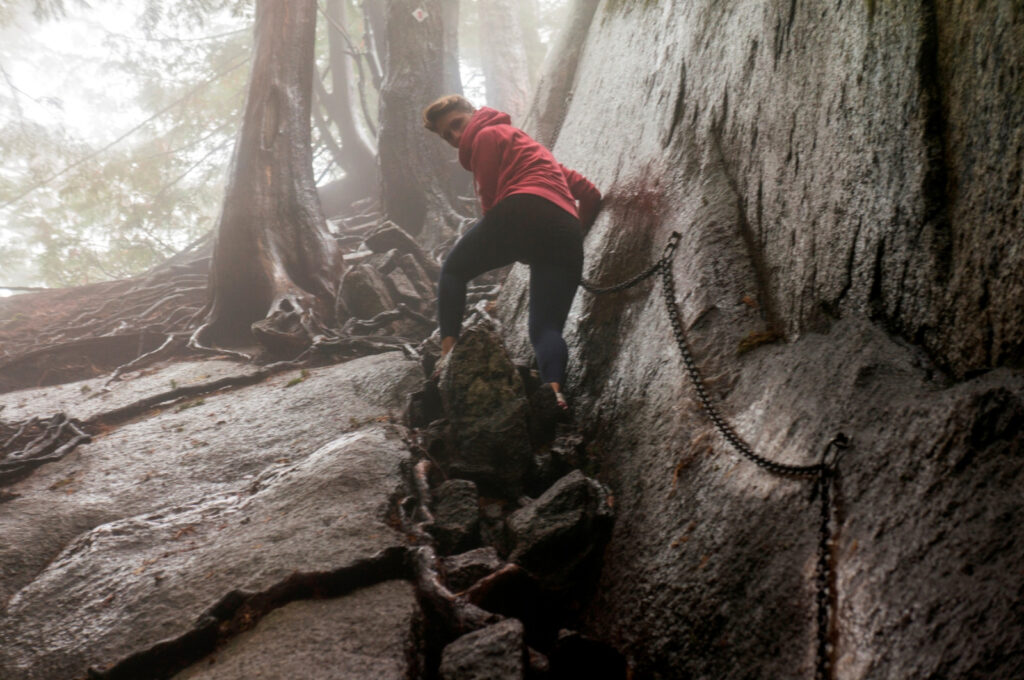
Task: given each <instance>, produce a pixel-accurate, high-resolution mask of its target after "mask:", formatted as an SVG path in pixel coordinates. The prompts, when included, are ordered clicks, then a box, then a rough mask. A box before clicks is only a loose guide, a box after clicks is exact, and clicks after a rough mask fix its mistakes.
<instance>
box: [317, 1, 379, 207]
mask: <svg viewBox="0 0 1024 680" xmlns="http://www.w3.org/2000/svg"><path fill="white" fill-rule="evenodd" d="M327 15H328V17H329V26H328V33H327V39H328V40H327V43H328V51H329V54H330V65H331V91H330V92H327V91H326V88H324V87H322V86H319V85H318V86H317V87H316V90H315V91H316V93H317V95H318V99H319V101H320V102H321V103H322V104H323V107H324V110H325V111H326V112H327V116H328V118H329V119H330V121H331V122H333V123H334V125H335V127H336V128H337V130H338V136H339V137H340V143H337V144H334V145H332V148H331V153H332V155H333V157H334V160H335V162H336V163H337V164H338V165H339V166H340V167H341V169H342V170H343V171H344V172H345V177H343V178H342V179H340V180H337V181H335V182H331V183H329V184H327V185H325V186H322V187H320V188H319V189H318V193H319V195H320V203H321V206H322V208H323V210H324V212H325V213H326V214H327V215H328V216H332V215H337V214H339V213H341V212H343V211H344V210H345V209H346V208H347V207H348V206H349V204H351V203H352V202H353V201H356V200H359V199H361V198H365V197H367V196H371V195H372V194H373V193H374V190H375V189H376V185H377V155H376V152H375V151H374V149H372V148H371V144H370V142H368V141H367V139H366V138H365V136H364V134H363V131H362V130H360V128H359V125H358V123H357V117H358V114H357V113H356V106H357V103H356V99H355V96H356V86H355V84H354V83H353V80H354V78H353V76H354V75H355V74H353V60H358V59H361V57H359V56H358V55H352V56H350V54H349V52H350V50H351V49H352V48H353V47H354V45H353V44H352V41H351V40H350V39H349V37H348V36H347V35H345V34H343V33H342V31H341V29H340V28H339V27H344V26H346V25H347V24H346V19H347V17H346V16H345V0H328V3H327ZM323 132H324V134H327V135H330V130H329V129H328V130H324V131H323Z"/></svg>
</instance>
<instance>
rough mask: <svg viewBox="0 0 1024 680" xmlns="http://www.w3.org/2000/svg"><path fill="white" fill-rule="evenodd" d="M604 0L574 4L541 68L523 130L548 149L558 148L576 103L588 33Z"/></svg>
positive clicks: (576, 0)
mask: <svg viewBox="0 0 1024 680" xmlns="http://www.w3.org/2000/svg"><path fill="white" fill-rule="evenodd" d="M599 3H600V0H574V2H573V4H572V7H571V8H570V9H569V14H568V20H567V21H566V23H565V26H564V27H562V29H561V31H559V33H558V36H557V37H556V38H555V41H554V44H552V46H551V49H550V50H549V51H548V55H547V57H546V58H545V59H544V65H543V67H542V68H541V74H540V78H538V80H537V87H536V88H535V89H534V95H533V100H532V101H531V102H530V110H529V113H528V114H527V115H526V119H525V120H524V121H523V126H522V127H523V129H524V130H526V131H527V132H528V133H529V134H530V135H531V136H532V137H533V138H534V139H536V140H537V141H539V142H540V143H541V144H544V145H545V146H547V147H548V148H551V147H553V146H554V145H555V140H557V139H558V133H559V131H560V130H561V128H562V121H563V120H564V119H565V113H566V111H567V110H568V108H569V103H570V101H571V100H572V93H573V89H574V87H575V83H576V66H577V64H579V60H580V55H581V54H582V53H583V45H584V43H585V42H586V39H587V31H589V30H590V24H591V22H592V21H593V19H594V13H595V12H596V11H597V6H598V4H599Z"/></svg>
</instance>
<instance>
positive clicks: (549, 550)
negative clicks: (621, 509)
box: [507, 470, 613, 586]
mask: <svg viewBox="0 0 1024 680" xmlns="http://www.w3.org/2000/svg"><path fill="white" fill-rule="evenodd" d="M610 496H611V492H610V491H609V490H608V489H607V488H606V487H605V486H604V485H602V484H601V483H600V482H597V481H595V480H593V479H590V478H589V477H587V476H586V475H584V474H583V473H582V472H581V471H580V470H574V471H572V472H570V473H569V474H568V475H566V476H565V477H563V478H562V479H560V480H558V481H557V482H555V483H554V484H553V485H552V486H551V488H549V489H548V490H547V491H545V492H544V494H543V495H542V496H540V498H537V499H536V500H535V501H532V502H530V503H528V504H527V505H526V506H524V507H523V508H521V509H519V510H517V511H515V512H514V513H512V514H511V515H509V517H508V520H507V525H508V530H509V534H510V543H511V545H512V552H511V554H510V555H509V560H511V561H512V562H515V563H517V564H520V565H522V566H523V567H525V568H526V569H527V570H528V571H530V572H531V573H533V574H535V575H537V576H539V577H541V578H543V579H544V580H545V581H547V582H549V583H551V584H552V585H554V586H565V585H568V584H569V583H571V582H572V580H573V578H572V577H573V575H574V572H575V571H576V570H577V569H578V568H579V567H580V566H581V565H582V564H584V563H585V562H586V561H587V559H588V558H590V557H592V556H593V551H594V550H595V549H597V548H600V547H601V546H603V545H604V542H605V540H606V539H607V536H608V533H609V532H610V531H611V525H612V519H613V512H612V509H611V505H610Z"/></svg>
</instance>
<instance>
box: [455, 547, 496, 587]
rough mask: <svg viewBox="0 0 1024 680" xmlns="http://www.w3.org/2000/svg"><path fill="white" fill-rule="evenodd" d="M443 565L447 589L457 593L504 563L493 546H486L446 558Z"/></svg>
mask: <svg viewBox="0 0 1024 680" xmlns="http://www.w3.org/2000/svg"><path fill="white" fill-rule="evenodd" d="M443 564H444V571H445V576H446V578H447V583H448V587H450V588H451V589H452V590H453V591H455V592H459V591H462V590H466V589H467V588H469V587H470V586H472V585H473V584H474V583H476V582H477V581H479V580H480V579H482V578H483V577H485V576H489V575H490V574H493V573H494V572H496V571H497V570H498V569H500V568H501V567H502V565H503V564H504V562H503V561H502V560H501V559H500V558H499V557H498V551H497V550H495V549H494V547H493V546H487V547H485V548H477V549H476V550H470V551H468V552H464V553H460V554H458V555H452V556H450V557H446V558H445V559H444V563H443Z"/></svg>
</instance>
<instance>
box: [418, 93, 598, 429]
mask: <svg viewBox="0 0 1024 680" xmlns="http://www.w3.org/2000/svg"><path fill="white" fill-rule="evenodd" d="M511 123H512V121H511V118H510V117H509V115H508V114H507V113H502V112H501V111H497V110H495V109H492V108H488V107H486V106H484V107H481V108H479V109H477V108H476V107H474V106H473V104H471V103H470V102H469V100H467V99H466V98H465V97H462V96H461V95H446V96H444V97H441V98H439V99H437V100H436V101H434V102H433V103H431V104H430V105H429V106H428V107H426V108H425V109H424V110H423V125H424V127H426V128H427V129H428V130H430V131H431V132H435V133H437V135H438V136H439V137H441V138H442V139H443V140H444V141H446V142H448V144H450V145H451V146H453V147H455V148H456V149H458V150H459V163H461V164H462V167H464V168H466V169H467V170H469V171H471V172H472V173H473V179H474V181H475V183H476V190H477V196H478V197H479V199H480V205H481V208H482V209H483V218H481V219H480V220H479V221H478V222H476V224H474V225H473V226H472V227H470V228H469V229H468V230H467V231H466V233H465V234H463V235H462V237H461V238H460V239H459V240H458V241H457V242H456V243H455V245H454V246H453V247H452V250H451V252H449V253H448V256H447V257H446V258H445V260H444V263H443V264H442V266H441V279H440V283H439V284H438V303H437V308H438V322H439V325H440V331H441V356H444V355H446V354H448V352H450V351H451V350H452V347H454V345H455V341H456V339H457V338H458V335H459V329H460V328H461V326H462V316H463V314H464V312H465V306H466V284H467V283H468V282H469V281H470V280H472V279H474V278H476V277H477V276H480V275H481V274H483V273H485V272H488V271H491V270H493V269H498V268H499V267H504V266H505V265H509V264H512V263H513V262H523V263H525V264H527V265H529V267H530V314H529V334H530V343H531V344H532V345H533V350H534V353H535V354H536V356H537V366H538V368H539V369H540V376H541V380H543V381H544V382H545V383H549V384H550V385H551V389H552V390H554V393H555V399H556V401H557V402H558V405H559V406H561V407H562V408H563V409H565V410H568V404H567V402H566V400H565V396H564V395H563V394H562V385H564V384H565V371H566V364H567V363H568V359H569V350H568V348H567V347H566V344H565V340H564V339H563V337H562V328H563V326H565V320H566V318H568V316H569V308H570V306H571V305H572V299H573V297H574V296H575V295H576V288H577V287H578V286H579V284H580V279H581V277H582V273H583V234H584V233H586V231H588V230H589V229H590V226H591V225H592V224H593V222H594V220H595V219H596V218H597V213H598V211H599V210H600V208H601V192H600V191H598V190H597V188H596V187H595V186H594V185H593V184H592V183H591V182H590V181H589V180H587V178H585V177H584V176H583V175H581V174H579V173H578V172H575V171H574V170H570V169H569V168H567V167H565V166H564V165H561V164H560V163H559V162H558V161H556V160H555V157H554V156H553V155H552V154H551V152H550V151H548V150H547V149H546V148H544V146H542V145H541V144H540V143H538V142H537V141H535V140H534V139H532V138H531V137H530V136H529V135H527V134H526V133H525V132H523V131H522V130H520V129H518V128H516V127H513V126H512V124H511ZM577 201H579V207H578V208H577V204H576V202H577Z"/></svg>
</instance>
